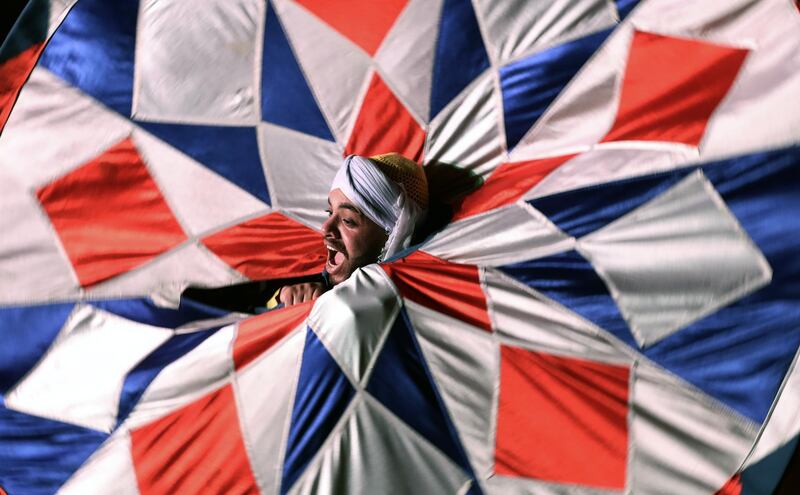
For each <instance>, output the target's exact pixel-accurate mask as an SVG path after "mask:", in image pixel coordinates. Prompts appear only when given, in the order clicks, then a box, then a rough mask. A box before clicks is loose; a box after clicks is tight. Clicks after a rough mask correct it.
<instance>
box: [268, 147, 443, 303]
mask: <svg viewBox="0 0 800 495" xmlns="http://www.w3.org/2000/svg"><path fill="white" fill-rule="evenodd" d="M427 208H428V187H427V182H426V180H425V173H424V172H423V171H422V168H421V167H420V166H418V165H417V164H416V163H414V162H412V161H411V160H408V159H407V158H405V157H403V156H402V155H399V154H397V153H390V154H386V155H378V156H374V157H370V158H364V157H361V156H356V155H351V156H348V157H347V158H345V160H344V163H343V164H342V166H341V167H340V168H339V171H338V172H337V174H336V177H335V178H334V180H333V184H332V185H331V191H330V194H329V195H328V209H327V210H326V212H327V213H328V219H327V220H326V221H325V223H324V224H322V233H323V234H324V241H325V246H326V247H327V248H328V260H327V261H326V263H325V272H326V274H327V279H328V281H329V283H330V285H336V284H338V283H341V282H343V281H345V280H347V279H348V278H349V277H350V275H352V273H353V272H354V271H355V270H356V269H357V268H360V267H362V266H366V265H369V264H371V263H375V262H376V261H381V260H384V259H386V258H388V257H390V256H392V255H393V254H395V253H397V252H399V251H401V250H402V249H404V248H406V247H408V245H409V243H410V242H411V236H412V235H413V234H414V231H415V229H416V228H417V227H418V226H419V225H420V223H421V222H422V221H423V219H424V217H425V213H426V211H427ZM326 289H327V287H326V284H325V283H322V282H305V283H300V284H293V285H287V286H285V287H283V288H282V289H281V290H280V293H279V297H280V301H281V302H282V303H283V304H285V305H287V306H291V305H293V304H297V303H301V302H304V301H308V300H312V299H316V298H317V297H319V295H320V294H322V293H323V292H325V290H326Z"/></svg>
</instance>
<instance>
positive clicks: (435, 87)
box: [430, 0, 489, 119]
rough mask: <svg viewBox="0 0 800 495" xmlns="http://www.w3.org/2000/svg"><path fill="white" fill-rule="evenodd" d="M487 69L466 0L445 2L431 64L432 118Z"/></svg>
mask: <svg viewBox="0 0 800 495" xmlns="http://www.w3.org/2000/svg"><path fill="white" fill-rule="evenodd" d="M488 67H489V56H488V55H487V54H486V48H485V47H484V45H483V38H481V31H480V28H479V27H478V20H477V19H476V18H475V11H474V10H473V9H472V2H470V1H469V0H445V1H444V6H443V7H442V15H441V18H440V21H439V37H438V40H437V42H436V57H435V59H434V63H433V82H432V88H431V115H430V116H431V119H432V118H433V117H435V116H436V114H438V113H439V112H440V111H441V110H442V108H444V107H445V106H446V105H447V104H448V103H449V102H450V101H451V100H452V99H453V98H455V97H456V96H457V95H458V94H459V93H460V92H461V90H463V89H464V88H466V87H467V86H468V85H469V83H471V82H472V81H473V80H474V79H475V78H476V77H478V76H479V75H480V74H481V73H482V72H483V71H484V70H485V69H486V68H488Z"/></svg>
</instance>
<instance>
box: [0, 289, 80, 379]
mask: <svg viewBox="0 0 800 495" xmlns="http://www.w3.org/2000/svg"><path fill="white" fill-rule="evenodd" d="M73 307H74V304H73V303H65V304H46V305H40V306H16V307H14V306H12V307H8V308H0V394H4V393H6V392H8V390H9V389H10V388H11V387H13V386H14V385H15V384H16V383H17V382H18V381H19V380H21V379H22V377H23V376H25V374H27V373H28V371H30V370H31V368H33V366H34V365H36V363H37V362H39V359H41V357H42V356H43V355H44V353H45V352H47V349H48V348H49V347H50V345H51V344H52V343H53V340H55V338H56V336H58V333H59V332H60V331H61V328H62V327H63V326H64V323H66V321H67V318H68V317H69V315H70V313H71V312H72V308H73Z"/></svg>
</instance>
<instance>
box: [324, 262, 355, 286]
mask: <svg viewBox="0 0 800 495" xmlns="http://www.w3.org/2000/svg"><path fill="white" fill-rule="evenodd" d="M325 271H326V272H328V281H329V282H330V283H331V285H336V284H340V283H342V282H344V281H345V280H347V279H348V278H350V275H351V274H352V273H353V270H351V269H350V267H349V266H346V265H345V264H340V265H336V266H331V264H330V263H327V264H326V265H325Z"/></svg>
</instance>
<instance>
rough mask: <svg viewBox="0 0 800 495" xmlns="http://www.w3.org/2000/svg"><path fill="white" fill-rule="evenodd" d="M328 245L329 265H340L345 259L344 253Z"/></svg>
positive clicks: (333, 266)
mask: <svg viewBox="0 0 800 495" xmlns="http://www.w3.org/2000/svg"><path fill="white" fill-rule="evenodd" d="M326 247H327V248H328V266H329V267H332V268H335V267H337V266H339V265H340V264H341V263H342V262H343V261H344V260H345V255H344V253H343V252H341V251H339V250H338V249H335V248H333V247H331V246H326Z"/></svg>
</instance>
